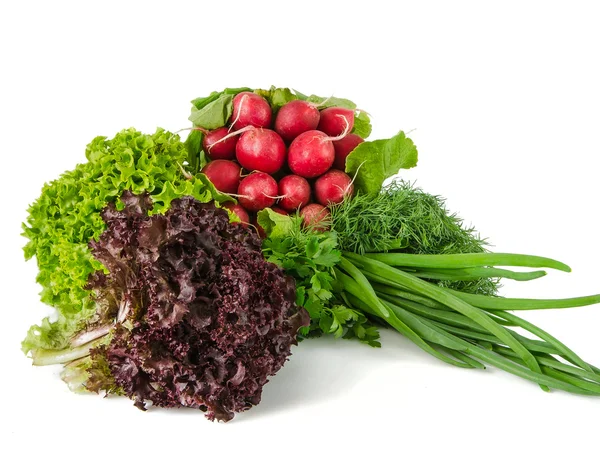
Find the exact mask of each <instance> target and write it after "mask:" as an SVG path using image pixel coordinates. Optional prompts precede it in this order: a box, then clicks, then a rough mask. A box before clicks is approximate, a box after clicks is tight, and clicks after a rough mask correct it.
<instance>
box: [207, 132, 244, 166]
mask: <svg viewBox="0 0 600 457" xmlns="http://www.w3.org/2000/svg"><path fill="white" fill-rule="evenodd" d="M202 132H203V133H204V138H203V139H202V149H204V152H206V155H207V156H208V157H209V158H210V159H211V160H217V159H228V160H231V159H235V145H236V144H237V142H238V137H237V136H232V137H229V138H227V139H225V140H223V138H224V137H225V136H227V134H228V133H229V132H228V130H227V127H221V128H218V129H215V130H202Z"/></svg>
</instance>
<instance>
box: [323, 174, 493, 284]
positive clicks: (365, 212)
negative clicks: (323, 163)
mask: <svg viewBox="0 0 600 457" xmlns="http://www.w3.org/2000/svg"><path fill="white" fill-rule="evenodd" d="M331 217H332V228H333V230H334V231H335V232H337V234H338V245H339V247H340V249H341V250H342V251H350V252H355V253H357V254H364V253H366V252H386V251H400V252H406V253H410V254H466V253H478V252H487V249H486V246H487V243H486V241H485V239H482V238H480V236H479V234H478V233H477V232H476V231H475V229H474V228H473V227H467V226H465V225H464V222H463V220H462V219H461V218H460V217H458V215H457V214H455V213H450V212H449V211H448V210H447V209H446V206H445V200H444V199H443V198H442V197H439V196H436V195H431V194H428V193H426V192H424V191H423V190H421V189H420V188H418V187H415V185H414V184H412V183H409V182H406V181H401V180H400V181H394V182H392V183H391V184H389V185H388V186H386V187H384V188H383V189H382V191H381V192H380V193H379V194H376V195H366V194H358V195H356V196H354V197H353V198H351V199H346V200H344V201H343V202H342V203H341V204H340V205H336V206H333V207H332V208H331ZM433 282H435V283H436V284H437V285H439V286H441V287H447V288H451V289H455V290H460V291H463V292H469V293H477V294H483V295H495V294H496V293H497V291H498V287H499V281H498V280H497V279H494V278H481V279H478V280H474V281H449V280H441V281H439V280H438V281H433Z"/></svg>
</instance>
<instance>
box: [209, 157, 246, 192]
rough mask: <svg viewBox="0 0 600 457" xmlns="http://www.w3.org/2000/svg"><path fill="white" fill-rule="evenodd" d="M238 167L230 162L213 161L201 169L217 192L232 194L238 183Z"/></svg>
mask: <svg viewBox="0 0 600 457" xmlns="http://www.w3.org/2000/svg"><path fill="white" fill-rule="evenodd" d="M241 171H242V170H241V168H240V166H239V165H238V164H237V163H235V162H233V161H231V160H213V161H212V162H208V164H206V165H205V166H204V168H203V169H202V173H204V174H205V175H206V177H207V178H208V179H209V180H210V182H212V183H213V185H214V186H215V187H216V188H217V190H218V191H220V192H223V193H225V194H234V193H235V192H236V191H237V188H238V185H239V183H240V172H241Z"/></svg>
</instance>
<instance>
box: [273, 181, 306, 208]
mask: <svg viewBox="0 0 600 457" xmlns="http://www.w3.org/2000/svg"><path fill="white" fill-rule="evenodd" d="M279 195H280V196H281V200H279V206H281V207H282V208H283V209H284V210H286V211H296V210H298V209H300V208H302V207H303V206H306V205H307V204H308V202H309V201H310V184H308V181H307V180H306V179H304V178H303V177H301V176H297V175H287V176H284V177H283V178H281V180H280V181H279Z"/></svg>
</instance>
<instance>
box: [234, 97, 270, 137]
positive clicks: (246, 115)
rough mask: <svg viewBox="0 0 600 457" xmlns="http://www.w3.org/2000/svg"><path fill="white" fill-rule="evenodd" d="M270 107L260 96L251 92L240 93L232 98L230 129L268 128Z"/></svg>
mask: <svg viewBox="0 0 600 457" xmlns="http://www.w3.org/2000/svg"><path fill="white" fill-rule="evenodd" d="M271 116H272V112H271V107H270V106H269V103H268V102H267V101H266V100H265V99H264V98H262V97H261V96H260V95H256V94H254V93H252V92H240V93H239V94H237V95H236V96H235V97H233V114H232V115H231V117H232V119H233V120H232V122H231V127H232V128H233V129H235V130H237V129H241V128H243V127H247V126H249V125H251V126H253V127H270V126H271Z"/></svg>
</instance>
